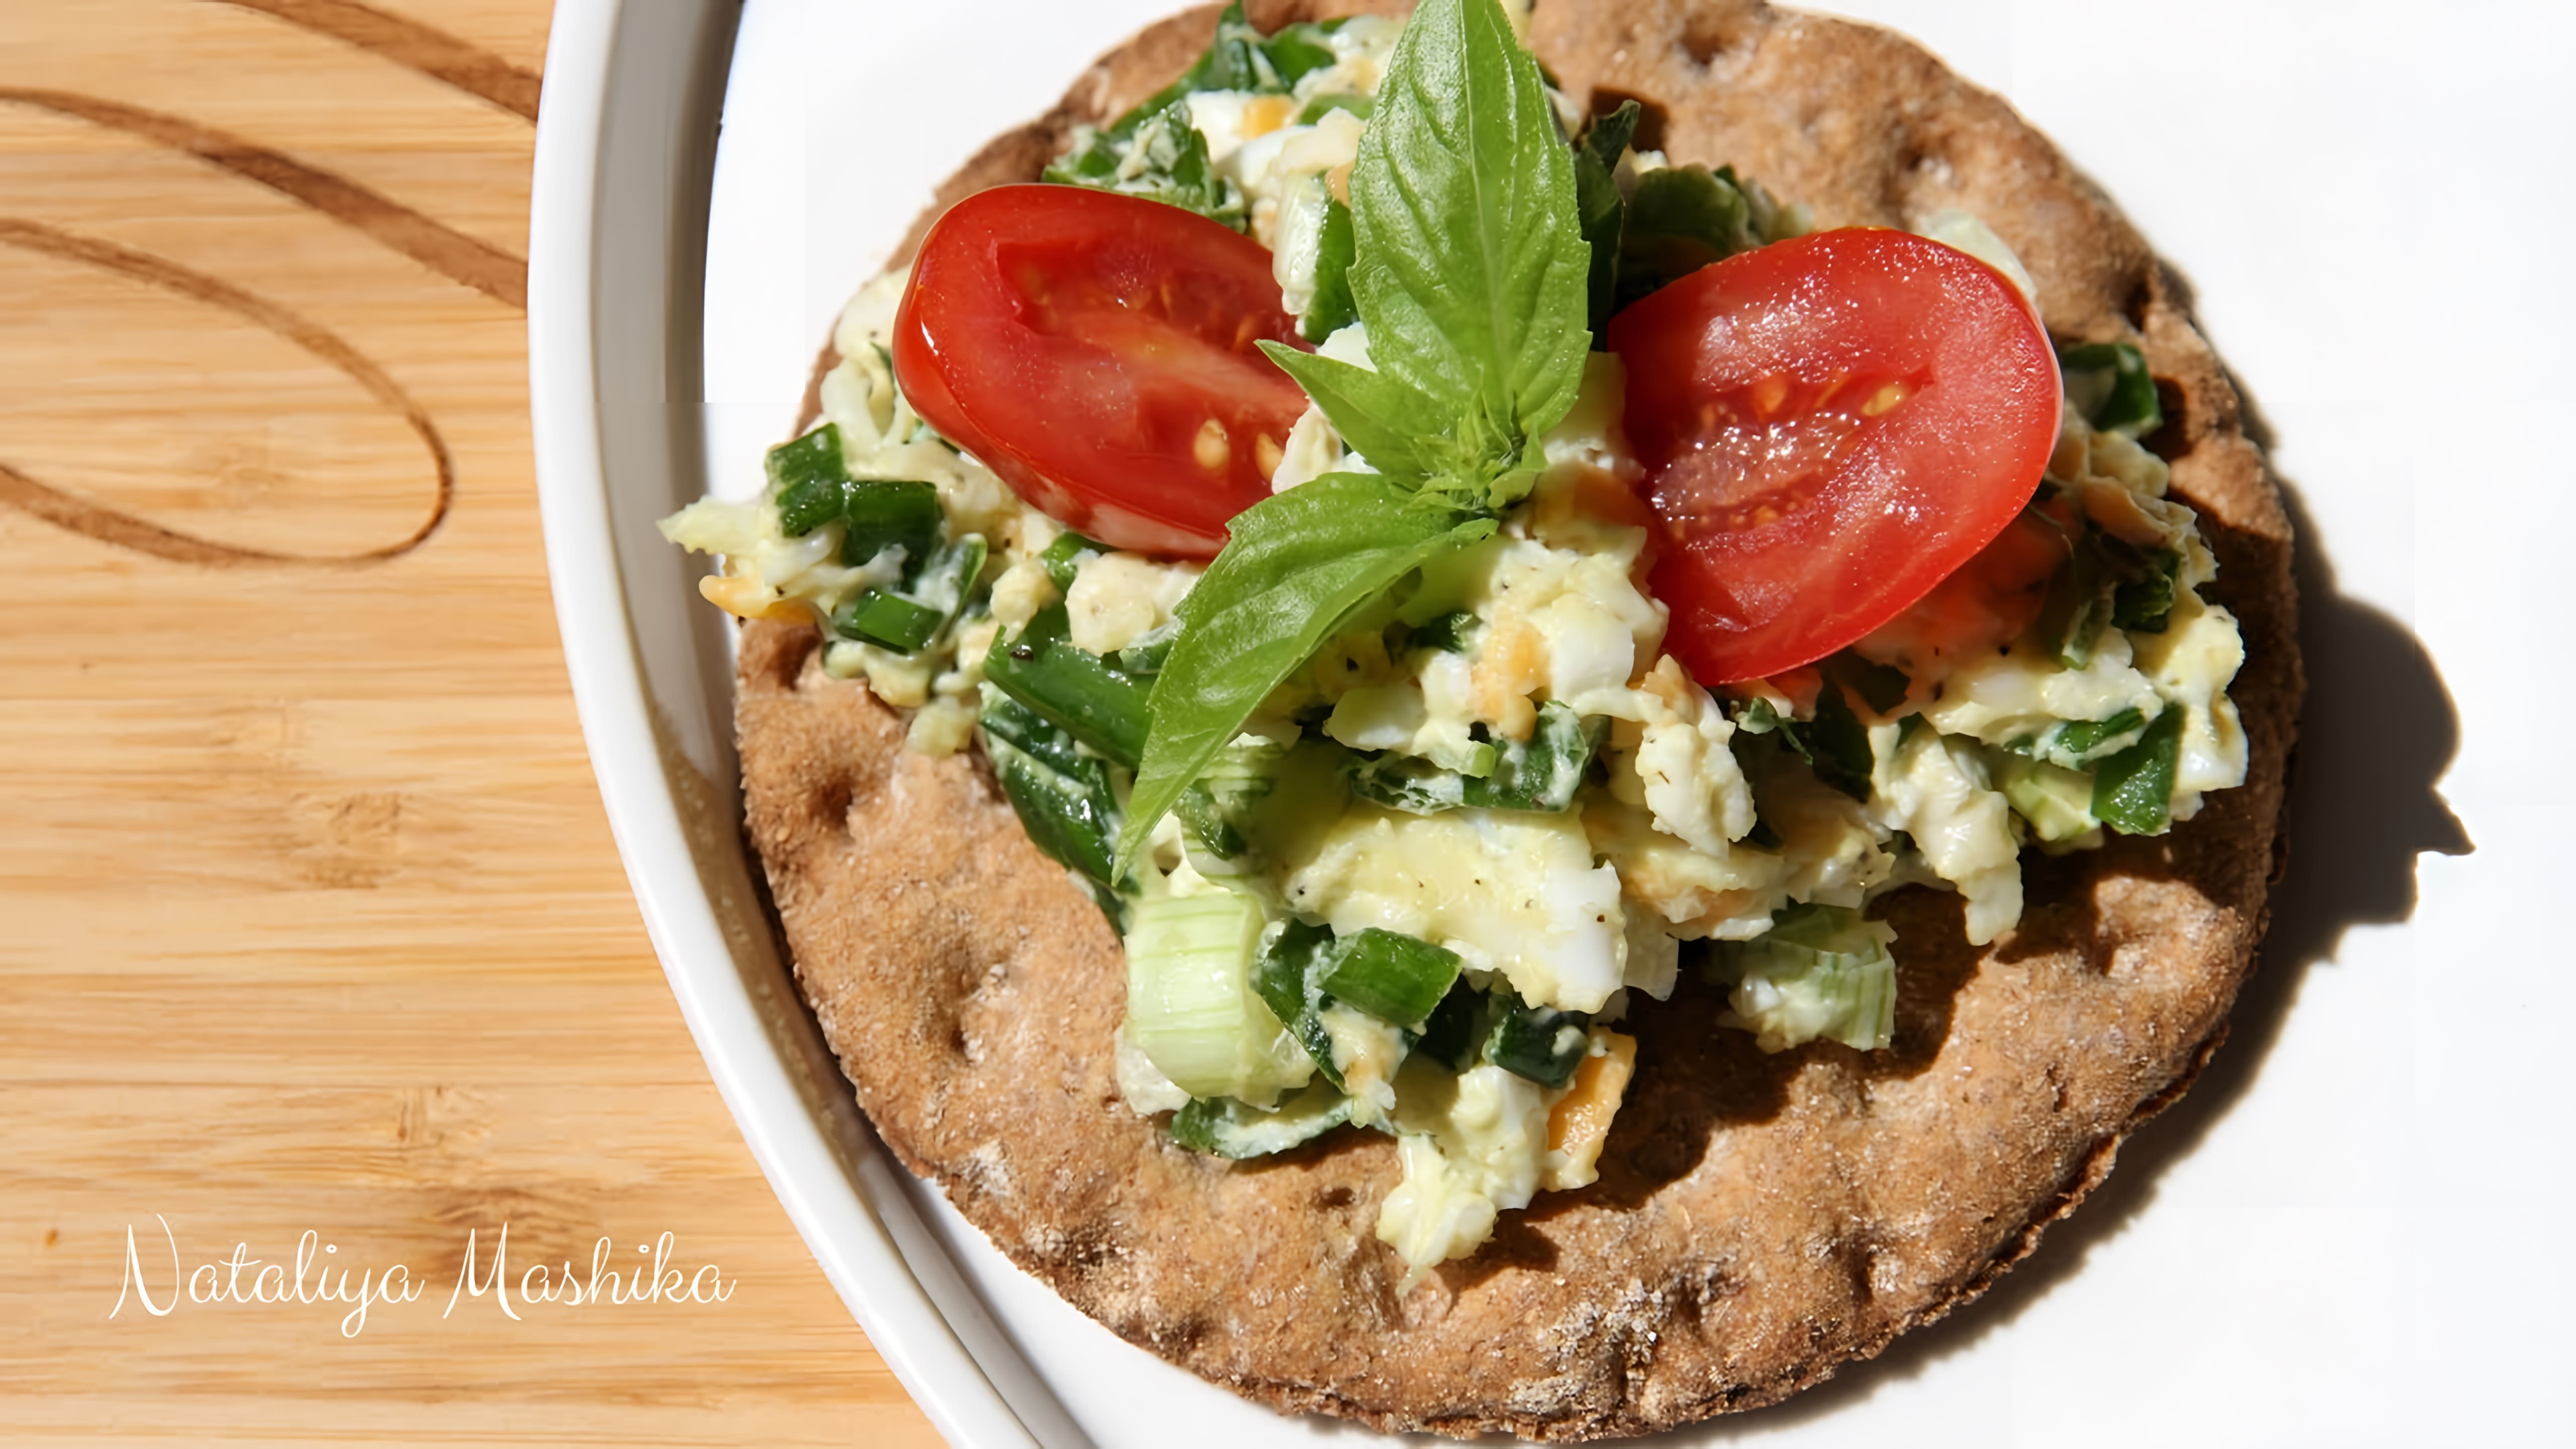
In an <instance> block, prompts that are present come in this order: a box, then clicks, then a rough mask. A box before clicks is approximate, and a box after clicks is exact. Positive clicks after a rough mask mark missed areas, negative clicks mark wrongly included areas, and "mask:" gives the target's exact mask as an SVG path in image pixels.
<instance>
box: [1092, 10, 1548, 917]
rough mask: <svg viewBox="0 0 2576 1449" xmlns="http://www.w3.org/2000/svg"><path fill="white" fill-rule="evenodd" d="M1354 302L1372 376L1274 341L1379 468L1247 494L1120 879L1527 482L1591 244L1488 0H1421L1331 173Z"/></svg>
mask: <svg viewBox="0 0 2576 1449" xmlns="http://www.w3.org/2000/svg"><path fill="white" fill-rule="evenodd" d="M1350 198H1351V199H1350V210H1351V225H1352V233H1353V238H1354V242H1355V246H1354V251H1355V256H1354V259H1353V261H1352V264H1351V267H1350V269H1349V282H1350V288H1351V295H1352V301H1353V303H1354V306H1355V309H1356V311H1357V314H1358V318H1359V321H1360V322H1361V323H1362V324H1363V325H1364V326H1365V327H1366V328H1367V330H1368V338H1369V355H1370V360H1371V362H1372V363H1373V364H1374V369H1375V370H1371V369H1370V368H1364V367H1355V366H1352V365H1350V364H1348V363H1342V362H1336V361H1333V360H1332V359H1329V358H1324V357H1320V356H1317V355H1314V354H1311V353H1304V352H1298V351H1296V350H1295V349H1293V348H1288V347H1283V346H1279V345H1276V344H1272V343H1264V344H1263V347H1264V350H1266V351H1267V352H1268V353H1269V354H1270V356H1271V358H1272V359H1273V360H1274V361H1276V362H1277V363H1278V364H1279V365H1280V366H1281V367H1282V368H1284V369H1286V370H1287V372H1288V374H1289V376H1291V377H1293V378H1295V379H1296V380H1297V381H1298V382H1299V383H1300V384H1301V385H1303V386H1304V387H1305V389H1306V391H1307V393H1308V395H1309V396H1311V397H1313V398H1314V399H1315V401H1316V403H1317V404H1318V405H1319V406H1321V407H1322V408H1323V410H1324V415H1325V416H1326V417H1327V418H1329V419H1330V420H1331V421H1332V424H1333V426H1334V427H1335V429H1337V430H1338V431H1339V432H1340V433H1341V435H1342V438H1343V439H1344V441H1346V442H1347V443H1349V444H1350V445H1351V446H1352V447H1353V448H1355V449H1357V450H1358V451H1359V452H1360V453H1361V455H1362V456H1364V457H1366V458H1367V459H1368V461H1369V463H1370V465H1371V466H1373V467H1375V468H1376V469H1377V470H1378V471H1377V472H1376V473H1374V474H1368V473H1331V474H1326V475H1325V476H1323V477H1321V478H1317V479H1315V480H1313V481H1312V482H1309V483H1305V484H1301V485H1300V486H1298V487H1295V488H1292V489H1289V490H1288V491H1287V492H1285V493H1282V494H1279V495H1277V496H1275V497H1272V498H1269V499H1266V500H1264V501H1263V502H1261V503H1258V504H1255V505H1254V506H1253V507H1251V508H1249V509H1247V510H1245V511H1244V512H1243V513H1241V514H1238V515H1237V516H1236V517H1235V519H1234V521H1233V522H1232V524H1230V525H1229V529H1230V532H1231V534H1232V540H1231V542H1229V543H1228V544H1227V545H1226V548H1225V551H1224V552H1223V553H1221V554H1219V555H1217V558H1216V561H1215V562H1214V563H1212V564H1210V565H1209V566H1208V570H1207V572H1206V573H1205V574H1204V575H1202V576H1201V577H1200V579H1199V581H1198V583H1197V584H1196V585H1195V586H1194V587H1193V588H1192V589H1191V590H1190V593H1189V597H1188V598H1186V599H1184V600H1183V601H1182V603H1181V606H1180V610H1179V615H1180V619H1181V636H1180V639H1179V641H1178V642H1177V643H1176V644H1174V645H1173V647H1172V652H1171V656H1170V657H1169V658H1168V659H1166V660H1165V661H1164V664H1163V670H1162V673H1161V674H1160V675H1159V676H1157V678H1156V681H1155V685H1154V694H1153V699H1152V705H1151V709H1152V722H1151V725H1150V727H1149V729H1148V732H1147V735H1146V739H1145V751H1144V760H1143V763H1142V764H1140V765H1139V766H1138V768H1137V771H1136V784H1135V788H1134V790H1133V792H1132V793H1131V794H1130V796H1129V798H1128V806H1127V815H1126V821H1125V825H1124V828H1123V829H1122V831H1121V833H1120V835H1119V839H1118V861H1117V864H1118V869H1119V870H1121V871H1124V870H1125V869H1126V867H1127V864H1128V863H1129V862H1130V861H1133V860H1134V859H1135V858H1136V854H1137V852H1138V850H1139V849H1140V848H1141V847H1142V846H1143V844H1144V842H1145V839H1146V837H1147V836H1148V835H1150V834H1151V833H1152V832H1153V829H1154V826H1155V825H1156V824H1157V823H1158V822H1160V821H1161V819H1162V818H1163V816H1164V815H1165V814H1166V813H1167V812H1168V811H1170V810H1171V808H1172V806H1173V804H1174V803H1175V802H1176V801H1178V800H1179V798H1180V796H1181V793H1182V792H1183V791H1185V790H1187V789H1188V788H1189V785H1190V782H1191V781H1192V780H1194V779H1196V778H1197V776H1198V774H1199V772H1200V771H1201V770H1202V769H1204V768H1206V766H1207V763H1208V761H1209V760H1210V759H1212V758H1213V757H1214V756H1215V755H1216V753H1217V751H1219V750H1221V749H1223V748H1224V747H1225V746H1226V745H1227V744H1229V743H1230V742H1232V741H1233V739H1234V738H1235V736H1236V735H1237V734H1238V733H1239V732H1240V731H1241V730H1242V728H1243V722H1244V721H1245V720H1246V719H1248V718H1250V717H1251V715H1252V712H1253V710H1255V709H1256V708H1258V707H1259V706H1260V704H1261V701H1262V700H1264V699H1265V698H1267V697H1268V696H1269V694H1270V692H1271V691H1272V690H1274V689H1276V688H1277V687H1278V686H1279V684H1280V682H1281V681H1282V680H1284V679H1286V678H1287V677H1288V676H1289V675H1290V674H1293V673H1295V672H1296V670H1297V669H1298V668H1299V667H1300V666H1302V665H1304V664H1305V662H1306V661H1307V659H1309V658H1310V657H1312V656H1313V654H1314V652H1315V651H1316V650H1317V649H1318V648H1320V647H1322V646H1323V644H1324V642H1325V641H1326V640H1328V639H1330V638H1332V637H1333V636H1334V635H1335V634H1337V633H1339V632H1341V631H1342V630H1343V629H1344V628H1346V627H1348V626H1349V624H1350V621H1351V620H1352V619H1354V618H1355V617H1357V616H1358V615H1359V614H1360V613H1361V611H1363V610H1364V609H1366V608H1367V607H1368V606H1369V605H1370V604H1372V603H1374V602H1376V601H1377V600H1378V599H1379V598H1381V597H1383V596H1384V595H1385V593H1386V592H1387V590H1389V589H1391V588H1393V587H1395V586H1396V585H1397V584H1399V583H1401V582H1402V581H1403V579H1404V578H1405V576H1406V575H1407V574H1410V573H1412V572H1413V571H1414V570H1415V569H1417V568H1420V567H1421V566H1422V565H1423V564H1424V563H1425V562H1427V561H1429V560H1430V559H1433V558H1436V557H1439V556H1441V555H1443V554H1446V553H1451V552H1454V551H1456V550H1458V549H1461V548H1465V547H1467V546H1468V545H1470V544H1472V543H1475V542H1476V541H1478V540H1480V539H1483V538H1486V537H1488V536H1490V535H1491V534H1492V533H1493V531H1494V528H1495V520H1496V517H1497V516H1498V515H1499V514H1500V513H1501V511H1502V510H1503V509H1504V508H1507V507H1509V506H1510V505H1511V504H1512V503H1513V502H1515V501H1517V500H1518V499H1519V498H1521V497H1522V496H1523V495H1525V494H1527V493H1528V491H1529V489H1530V488H1531V486H1532V485H1533V484H1534V483H1535V482H1536V479H1537V476H1538V470H1539V468H1540V466H1541V462H1542V460H1541V459H1540V458H1539V457H1538V455H1537V454H1538V450H1537V448H1536V446H1535V440H1536V439H1537V437H1538V436H1539V435H1540V434H1542V433H1544V432H1545V431H1546V430H1547V429H1548V428H1550V427H1552V426H1554V425H1555V423H1556V422H1557V420H1558V419H1560V418H1562V417H1564V416H1565V414H1566V411H1567V410H1568V409H1570V408H1571V407H1573V405H1574V397H1575V393H1576V390H1577V389H1578V388H1580V387H1581V385H1582V382H1583V361H1584V356H1585V354H1586V352H1587V351H1588V350H1589V345H1590V340H1591V339H1590V334H1589V333H1588V332H1587V331H1586V330H1585V327H1584V321H1585V310H1586V307H1585V304H1586V301H1587V295H1586V294H1587V290H1588V288H1587V283H1588V280H1589V275H1590V260H1591V248H1590V247H1589V246H1588V245H1587V244H1586V243H1585V241H1584V239H1583V234H1582V232H1581V230H1580V228H1579V226H1578V224H1577V221H1576V218H1575V210H1574V176H1573V164H1572V160H1571V155H1570V151H1569V148H1568V147H1567V146H1566V145H1565V143H1564V141H1563V140H1562V139H1561V137H1560V136H1559V133H1558V131H1557V124H1556V117H1555V114H1554V111H1553V109H1552V105H1551V102H1550V100H1549V98H1548V94H1547V89H1546V86H1545V84H1544V83H1543V82H1542V81H1541V79H1540V77H1539V70H1538V62H1537V61H1536V60H1535V59H1534V58H1532V57H1531V55H1530V53H1529V52H1528V51H1527V50H1525V49H1523V48H1522V46H1521V44H1520V42H1519V40H1518V39H1517V38H1516V37H1515V36H1514V35H1513V34H1512V30H1511V24H1510V22H1509V21H1508V20H1506V19H1505V18H1504V16H1503V12H1502V9H1501V7H1500V6H1499V5H1497V4H1496V3H1495V0H1424V3H1423V4H1422V5H1421V7H1420V8H1418V9H1417V10H1415V11H1414V14H1413V18H1412V20H1411V21H1410V22H1409V23H1408V24H1407V25H1406V27H1405V31H1404V35H1403V37H1402V38H1401V39H1400V40H1398V41H1397V42H1396V46H1395V52H1394V54H1393V55H1391V56H1390V57H1389V58H1388V62H1387V70H1386V76H1385V79H1384V80H1383V82H1382V83H1381V84H1380V86H1379V89H1378V95H1377V99H1376V102H1375V104H1374V106H1373V108H1372V110H1371V112H1370V116H1369V123H1368V129H1367V131H1366V132H1364V133H1363V134H1362V135H1361V138H1360V147H1359V155H1358V157H1357V159H1356V160H1355V161H1354V163H1353V165H1352V168H1351V175H1350Z"/></svg>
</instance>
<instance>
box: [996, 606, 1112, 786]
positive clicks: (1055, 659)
mask: <svg viewBox="0 0 2576 1449" xmlns="http://www.w3.org/2000/svg"><path fill="white" fill-rule="evenodd" d="M1072 628H1073V625H1072V620H1071V618H1070V616H1068V615H1067V614H1066V613H1065V608H1064V605H1062V604H1054V605H1050V606H1049V607H1047V608H1045V609H1041V610H1039V611H1038V615H1037V617H1036V618H1034V619H1031V620H1030V621H1029V623H1028V627H1027V628H1025V629H1022V630H1021V631H1020V632H1019V633H1017V634H1015V635H1008V636H1004V637H1001V638H997V639H995V640H994V641H993V652H992V653H991V654H989V655H987V656H985V659H984V677H985V678H986V679H988V680H990V681H992V683H993V684H994V685H995V687H997V688H999V689H1000V690H1001V691H1002V692H1003V693H1004V694H1007V695H1009V696H1010V697H1011V698H1013V699H1016V700H1018V701H1019V702H1020V703H1022V704H1024V705H1027V706H1028V707H1029V708H1030V709H1033V710H1035V711H1037V712H1038V713H1039V714H1042V715H1044V716H1046V717H1047V718H1048V719H1051V720H1053V721H1055V722H1056V723H1057V724H1059V725H1061V726H1063V727H1064V728H1065V729H1067V730H1070V731H1071V732H1072V733H1073V737H1074V738H1075V739H1078V740H1080V741H1082V742H1083V743H1084V744H1086V745H1089V746H1091V747H1092V748H1093V749H1095V750H1098V751H1099V752H1100V753H1101V754H1103V755H1106V756H1108V757H1109V758H1110V759H1111V760H1113V761H1115V762H1117V763H1118V764H1121V765H1125V766H1126V767H1127V768H1129V769H1131V770H1132V769H1134V768H1136V761H1137V760H1138V759H1140V758H1141V757H1142V756H1143V754H1144V750H1145V721H1146V714H1145V698H1146V695H1147V693H1148V692H1149V686H1147V685H1145V684H1143V683H1140V682H1139V681H1138V680H1137V679H1136V678H1135V676H1133V675H1131V674H1129V673H1128V672H1127V671H1125V670H1123V669H1120V668H1119V667H1117V666H1116V665H1114V664H1111V663H1110V662H1109V661H1108V660H1105V659H1103V658H1101V657H1100V656H1099V655H1097V654H1094V653H1092V652H1090V651H1089V650H1086V649H1082V648H1079V647H1077V646H1076V645H1075V644H1074V642H1073V640H1072V637H1071V634H1072Z"/></svg>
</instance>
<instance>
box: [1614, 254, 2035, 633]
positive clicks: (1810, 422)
mask: <svg viewBox="0 0 2576 1449" xmlns="http://www.w3.org/2000/svg"><path fill="white" fill-rule="evenodd" d="M1608 340H1609V344H1610V350H1611V351H1613V352H1616V353H1618V354H1619V355H1620V357H1621V358H1622V359H1623V360H1624V361H1625V363H1626V364H1627V368H1626V371H1627V375H1628V398H1627V414H1626V425H1627V431H1628V439H1629V442H1630V444H1631V446H1633V447H1634V448H1635V449H1636V451H1637V455H1638V458H1639V461H1640V462H1642V463H1643V464H1644V466H1645V469H1646V482H1645V488H1646V496H1647V501H1648V502H1649V503H1650V504H1651V505H1652V506H1653V508H1654V511H1655V516H1656V519H1657V522H1658V525H1659V532H1660V538H1659V540H1658V542H1659V545H1660V547H1659V551H1658V558H1657V562H1656V565H1655V569H1654V573H1653V576H1652V587H1653V588H1654V590H1655V595H1656V597H1657V598H1660V599H1662V600H1663V601H1664V603H1665V604H1666V606H1667V607H1669V608H1670V609H1671V611H1672V625H1671V630H1670V632H1669V634H1668V635H1667V636H1666V640H1665V646H1664V647H1665V648H1666V649H1668V650H1669V651H1671V652H1672V653H1673V655H1674V656H1675V657H1677V658H1679V659H1680V660H1681V661H1682V663H1683V665H1684V666H1685V667H1686V668H1688V669H1689V670H1690V671H1691V674H1692V675H1693V677H1695V678H1697V679H1698V680H1699V681H1700V682H1702V683H1704V684H1722V683H1730V682H1733V681H1737V680H1744V679H1754V678H1760V677H1763V676H1767V675H1772V674H1778V673H1780V672H1781V671H1783V670H1787V669H1792V668H1795V667H1797V666H1799V665H1801V664H1808V663H1812V662H1814V661H1815V660H1818V659H1821V658H1823V657H1824V656H1825V655H1828V654H1831V653H1833V652H1834V651H1835V650H1837V649H1841V648H1843V647H1845V646H1846V645H1849V644H1850V643H1852V642H1853V641H1854V640H1857V639H1859V638H1860V637H1861V636H1862V635H1864V634H1867V633H1869V632H1870V631H1871V630H1873V629H1875V628H1877V627H1878V626H1879V625H1881V624H1883V623H1885V622H1887V621H1888V620H1889V619H1891V618H1893V617H1894V616H1895V615H1896V614H1898V613H1899V612H1900V611H1902V610H1904V609H1905V608H1906V607H1907V606H1909V605H1911V604H1913V603H1914V602H1915V601H1916V600H1918V599H1921V598H1922V597H1923V596H1924V595H1925V594H1928V593H1930V592H1931V591H1932V589H1933V587H1934V586H1935V585H1937V584H1939V583H1940V582H1941V581H1942V580H1943V579H1944V578H1946V577H1948V576H1949V575H1950V574H1952V573H1953V572H1955V571H1956V570H1957V569H1958V568H1959V567H1960V566H1961V565H1963V564H1965V563H1967V562H1968V561H1969V560H1970V559H1971V558H1973V557H1974V556H1975V555H1976V554H1977V552H1978V551H1979V550H1980V549H1982V548H1984V547H1985V545H1986V544H1987V543H1988V542H1989V541H1991V540H1993V539H1994V538H1995V537H1996V535H1998V534H2000V533H2002V532H2003V530H2004V528H2005V527H2006V525H2008V524H2010V523H2011V522H2012V521H2013V518H2014V516H2015V515H2016V514H2018V513H2019V512H2020V511H2021V509H2022V506H2023V505H2024V504H2026V503H2028V502H2029V501H2030V498H2031V494H2032V491H2033V490H2034V489H2035V488H2037V487H2038V484H2039V479H2040V474H2041V472H2042V471H2043V470H2044V469H2045V468H2046V467H2047V464H2048V455H2049V451H2050V449H2051V448H2052V447H2053V446H2054V444H2055V442H2056V438H2057V425H2058V396H2059V393H2058V387H2059V384H2058V376H2057V359H2056V355H2055V353H2054V352H2052V351H2051V350H2050V347H2049V343H2048V336H2047V334H2046V333H2045V332H2043V331H2042V330H2041V328H2040V325H2039V319H2038V316H2037V315H2036V314H2035V313H2034V312H2033V311H2032V310H2031V307H2030V304H2029V303H2028V302H2026V301H2025V300H2023V298H2022V296H2021V294H2020V293H2019V292H2018V291H2016V290H2015V289H2014V288H2013V285H2012V284H2011V283H2010V282H2008V281H2006V280H2004V278H2003V276H2002V275H2001V274H2000V273H1998V272H1996V271H1995V270H1994V269H1993V268H1991V267H1988V266H1987V265H1986V264H1985V263H1983V262H1980V261H1978V260H1976V259H1975V258H1974V257H1971V256H1969V255H1967V254H1966V253H1965V252H1961V251H1958V250H1956V249H1954V248H1952V247H1948V246H1945V245H1943V244H1941V243H1939V242H1936V241H1930V240H1927V239H1925V238H1922V237H1917V236H1911V235H1908V234H1906V233H1904V232H1896V231H1880V230H1876V229H1861V228H1854V229H1850V230H1844V231H1829V232H1824V233H1821V234H1818V235H1815V236H1809V237H1800V238H1797V239H1794V240H1791V241H1785V242H1778V243H1775V244H1773V245H1771V246H1766V247H1760V248H1756V249H1755V250H1753V251H1749V252H1744V253H1741V254H1739V255H1736V256H1733V257H1730V258H1728V259H1726V260H1725V261H1722V262H1718V263H1716V264H1714V265H1711V266H1708V267H1704V268H1702V269H1701V270H1699V271H1697V272H1694V273H1692V274H1691V275H1689V276H1687V277H1684V278H1683V279H1682V280H1680V281H1678V282H1675V283H1673V284H1672V285H1671V286H1669V287H1666V288H1664V289H1663V290H1661V291H1658V292H1655V293H1653V294H1651V295H1649V296H1647V297H1646V298H1644V299H1643V300H1641V301H1639V302H1638V303H1636V304H1635V305H1634V306H1631V307H1629V308H1628V309H1627V310H1626V311H1624V312H1621V313H1620V314H1619V315H1618V316H1616V317H1614V318H1612V319H1611V321H1610V326H1609V338H1608Z"/></svg>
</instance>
